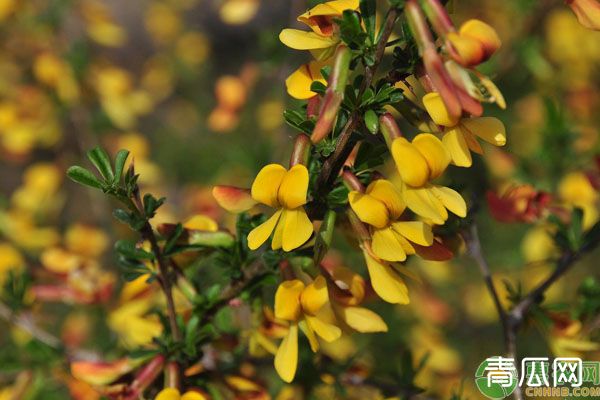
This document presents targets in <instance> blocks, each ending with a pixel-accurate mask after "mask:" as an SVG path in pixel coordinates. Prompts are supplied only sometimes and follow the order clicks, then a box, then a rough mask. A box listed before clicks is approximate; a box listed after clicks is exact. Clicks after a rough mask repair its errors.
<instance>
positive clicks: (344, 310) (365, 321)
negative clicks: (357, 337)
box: [340, 307, 388, 333]
mask: <svg viewBox="0 0 600 400" xmlns="http://www.w3.org/2000/svg"><path fill="white" fill-rule="evenodd" d="M340 308H341V310H340V311H341V314H342V317H343V318H344V321H345V322H346V324H348V326H349V327H350V328H352V329H354V330H355V331H357V332H362V333H369V332H387V330H388V327H387V325H386V323H385V322H384V321H383V319H381V317H380V316H379V315H377V314H375V313H374V312H373V311H371V310H369V309H367V308H363V307H340Z"/></svg>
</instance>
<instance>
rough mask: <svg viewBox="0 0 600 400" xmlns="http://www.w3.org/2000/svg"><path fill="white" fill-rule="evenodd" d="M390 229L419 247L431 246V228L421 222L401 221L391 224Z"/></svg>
mask: <svg viewBox="0 0 600 400" xmlns="http://www.w3.org/2000/svg"><path fill="white" fill-rule="evenodd" d="M392 229H394V230H395V231H396V232H398V233H399V234H401V235H402V236H404V237H405V238H407V239H408V240H410V241H411V242H414V243H416V244H420V245H421V246H431V244H432V243H433V232H432V231H431V226H429V225H427V224H426V223H424V222H421V221H406V222H404V221H401V222H395V223H393V224H392Z"/></svg>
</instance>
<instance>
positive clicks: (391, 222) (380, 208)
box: [348, 138, 433, 261]
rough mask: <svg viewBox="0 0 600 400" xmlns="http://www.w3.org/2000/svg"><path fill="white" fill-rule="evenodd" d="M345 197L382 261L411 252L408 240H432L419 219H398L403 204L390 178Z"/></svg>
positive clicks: (398, 258) (425, 243)
mask: <svg viewBox="0 0 600 400" xmlns="http://www.w3.org/2000/svg"><path fill="white" fill-rule="evenodd" d="M401 139H402V138H400V139H396V140H401ZM402 140H405V139H402ZM348 199H349V202H350V207H352V210H354V212H355V213H356V215H358V218H359V219H360V220H361V221H362V222H364V223H366V224H369V225H370V226H371V235H372V244H371V246H372V250H373V253H374V254H375V255H376V256H377V257H379V258H381V259H382V260H386V261H404V260H406V256H407V254H415V249H414V247H413V246H412V245H411V242H414V243H416V244H419V245H421V246H431V244H432V243H433V233H432V232H431V227H430V226H429V225H427V224H425V223H423V222H421V221H400V220H399V218H400V216H401V215H402V213H403V212H404V210H405V209H406V204H405V203H404V201H402V198H401V194H400V192H399V191H398V190H397V189H396V188H395V187H394V185H393V184H392V183H391V182H390V181H387V180H385V179H378V180H376V181H374V182H372V183H371V184H370V185H369V186H368V187H367V190H366V192H365V193H360V192H357V191H352V192H350V193H349V194H348Z"/></svg>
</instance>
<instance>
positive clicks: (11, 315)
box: [0, 302, 96, 360]
mask: <svg viewBox="0 0 600 400" xmlns="http://www.w3.org/2000/svg"><path fill="white" fill-rule="evenodd" d="M0 318H2V319H4V320H5V321H6V322H8V323H9V324H13V325H14V326H16V327H18V328H20V329H22V330H24V331H25V332H27V333H28V334H30V335H31V336H32V337H34V338H35V339H36V340H37V341H39V342H41V343H44V344H45V345H46V346H48V347H51V348H53V349H55V350H60V351H65V353H66V354H67V356H68V357H69V358H73V359H78V360H82V359H94V358H96V355H95V354H94V353H91V352H88V351H85V350H80V349H71V348H68V347H65V346H64V344H63V342H62V341H61V340H60V339H59V338H57V337H56V336H54V335H53V334H51V333H50V332H48V331H46V330H44V329H42V328H41V327H40V326H38V325H37V324H36V323H35V321H34V319H33V317H32V316H31V314H29V313H15V312H14V311H13V310H12V309H11V308H10V307H8V306H7V305H6V304H4V303H2V302H0Z"/></svg>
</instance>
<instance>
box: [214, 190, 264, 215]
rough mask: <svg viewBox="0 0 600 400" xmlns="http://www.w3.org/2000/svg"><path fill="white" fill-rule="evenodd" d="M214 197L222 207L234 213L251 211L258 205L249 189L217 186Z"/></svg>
mask: <svg viewBox="0 0 600 400" xmlns="http://www.w3.org/2000/svg"><path fill="white" fill-rule="evenodd" d="M212 195H213V197H214V198H215V200H216V201H217V203H219V205H220V206H221V207H223V208H224V209H226V210H227V211H230V212H234V213H240V212H242V211H246V210H249V209H250V208H252V207H254V205H255V204H256V200H254V199H253V198H252V195H251V193H250V190H249V189H242V188H238V187H235V186H220V185H219V186H215V187H213V190H212Z"/></svg>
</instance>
